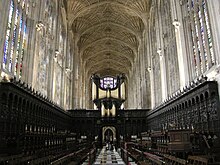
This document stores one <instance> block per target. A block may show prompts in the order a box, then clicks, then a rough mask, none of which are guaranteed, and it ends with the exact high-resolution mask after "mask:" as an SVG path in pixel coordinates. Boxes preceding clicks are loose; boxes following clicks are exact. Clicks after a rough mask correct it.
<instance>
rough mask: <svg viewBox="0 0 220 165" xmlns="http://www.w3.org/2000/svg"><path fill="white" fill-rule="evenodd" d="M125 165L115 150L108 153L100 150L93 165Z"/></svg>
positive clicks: (103, 149)
mask: <svg viewBox="0 0 220 165" xmlns="http://www.w3.org/2000/svg"><path fill="white" fill-rule="evenodd" d="M117 164H119V165H125V163H124V161H123V160H122V158H121V156H120V155H119V154H118V152H116V151H115V150H113V151H109V150H106V149H105V147H103V148H102V150H101V152H100V154H99V156H98V157H97V158H96V161H95V163H94V165H117Z"/></svg>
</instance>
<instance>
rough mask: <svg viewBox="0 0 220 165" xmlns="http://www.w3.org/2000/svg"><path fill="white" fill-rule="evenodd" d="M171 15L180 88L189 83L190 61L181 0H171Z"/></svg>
mask: <svg viewBox="0 0 220 165" xmlns="http://www.w3.org/2000/svg"><path fill="white" fill-rule="evenodd" d="M170 4H171V16H172V20H173V25H174V27H175V35H176V44H177V54H178V63H179V75H180V88H181V87H183V86H185V85H186V84H188V83H189V70H188V61H187V56H186V46H185V36H184V30H183V26H181V25H182V24H183V22H182V14H181V7H180V3H179V1H176V0H170Z"/></svg>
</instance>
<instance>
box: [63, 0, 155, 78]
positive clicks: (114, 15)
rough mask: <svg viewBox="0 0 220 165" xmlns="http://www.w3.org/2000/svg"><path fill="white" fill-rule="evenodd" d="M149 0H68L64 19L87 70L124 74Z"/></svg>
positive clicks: (135, 50) (132, 58)
mask: <svg viewBox="0 0 220 165" xmlns="http://www.w3.org/2000/svg"><path fill="white" fill-rule="evenodd" d="M150 1H151V0H69V1H68V9H67V11H68V21H69V25H70V27H71V28H72V31H73V32H74V34H77V36H79V38H78V42H77V46H78V48H79V54H80V57H81V60H82V63H83V65H84V67H85V69H86V72H88V73H98V74H100V75H116V74H120V73H126V74H128V73H129V71H130V70H131V68H132V66H133V63H134V60H135V58H136V57H137V54H138V48H139V45H140V40H141V37H142V33H143V30H144V25H145V20H146V19H147V13H149V8H150Z"/></svg>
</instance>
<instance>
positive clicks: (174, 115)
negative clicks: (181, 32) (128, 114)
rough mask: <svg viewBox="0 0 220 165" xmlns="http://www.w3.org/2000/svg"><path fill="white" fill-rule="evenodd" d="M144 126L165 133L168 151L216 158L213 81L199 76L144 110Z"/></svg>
mask: <svg viewBox="0 0 220 165" xmlns="http://www.w3.org/2000/svg"><path fill="white" fill-rule="evenodd" d="M147 125H148V132H155V131H159V132H161V133H162V132H167V133H168V137H169V139H170V141H169V143H168V151H169V153H172V154H176V153H179V152H182V153H184V152H185V153H192V154H196V155H213V156H211V157H212V158H213V157H215V158H217V157H216V156H215V155H216V153H220V150H219V149H220V144H219V136H220V111H219V95H218V84H217V82H214V81H206V79H205V78H203V79H200V80H198V81H197V82H196V83H191V85H190V86H188V87H184V89H183V90H182V91H178V92H177V93H176V94H175V95H173V96H172V97H170V99H169V100H166V101H165V102H164V103H163V104H161V105H160V106H158V107H157V108H155V109H153V110H151V111H149V112H148V115H147ZM151 138H152V137H151ZM213 153H215V154H213ZM212 158H211V159H212Z"/></svg>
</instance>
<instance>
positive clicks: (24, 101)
mask: <svg viewBox="0 0 220 165" xmlns="http://www.w3.org/2000/svg"><path fill="white" fill-rule="evenodd" d="M70 128H71V115H70V114H68V113H67V112H66V111H64V110H63V109H62V108H60V107H59V106H57V105H55V104H54V103H53V102H52V101H50V100H49V99H48V98H46V97H43V96H42V95H41V94H40V93H38V92H36V91H34V90H33V89H32V88H31V87H29V86H28V85H27V84H24V83H21V82H18V81H12V82H1V83H0V164H1V163H3V164H4V163H9V164H19V163H20V164H22V163H28V162H29V163H31V162H32V163H35V164H40V163H43V164H48V163H49V162H51V161H53V160H56V159H58V158H59V157H62V156H64V155H66V154H68V153H71V152H73V151H74V150H75V149H76V147H75V143H76V134H75V133H73V132H71V131H70V130H71V129H70Z"/></svg>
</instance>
